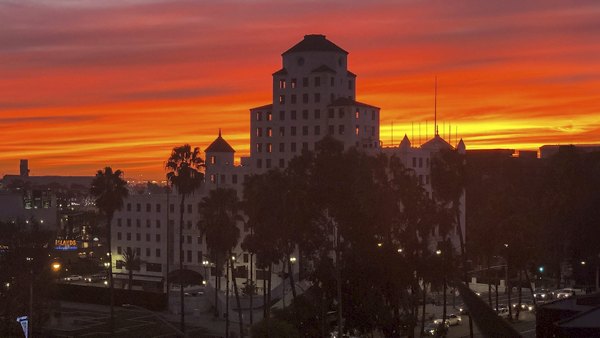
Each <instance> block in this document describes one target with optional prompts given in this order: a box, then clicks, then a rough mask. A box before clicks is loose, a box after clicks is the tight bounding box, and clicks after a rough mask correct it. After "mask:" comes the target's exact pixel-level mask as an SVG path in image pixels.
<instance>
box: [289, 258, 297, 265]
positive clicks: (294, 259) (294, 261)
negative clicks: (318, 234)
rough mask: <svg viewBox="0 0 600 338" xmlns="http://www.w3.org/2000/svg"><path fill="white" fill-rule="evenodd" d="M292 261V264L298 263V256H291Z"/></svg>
mask: <svg viewBox="0 0 600 338" xmlns="http://www.w3.org/2000/svg"><path fill="white" fill-rule="evenodd" d="M290 262H291V263H292V264H294V263H296V257H294V256H292V257H290Z"/></svg>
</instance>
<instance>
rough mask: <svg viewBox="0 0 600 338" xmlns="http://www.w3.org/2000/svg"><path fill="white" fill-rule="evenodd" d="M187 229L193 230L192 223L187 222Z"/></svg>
mask: <svg viewBox="0 0 600 338" xmlns="http://www.w3.org/2000/svg"><path fill="white" fill-rule="evenodd" d="M223 176H224V175H221V178H223ZM187 228H188V229H191V228H192V221H187Z"/></svg>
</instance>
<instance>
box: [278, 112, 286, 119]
mask: <svg viewBox="0 0 600 338" xmlns="http://www.w3.org/2000/svg"><path fill="white" fill-rule="evenodd" d="M283 120H285V111H284V110H281V111H279V121H283Z"/></svg>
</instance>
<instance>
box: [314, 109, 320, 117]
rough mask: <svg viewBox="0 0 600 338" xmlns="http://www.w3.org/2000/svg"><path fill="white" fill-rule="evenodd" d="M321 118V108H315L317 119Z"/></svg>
mask: <svg viewBox="0 0 600 338" xmlns="http://www.w3.org/2000/svg"><path fill="white" fill-rule="evenodd" d="M320 118H321V110H320V109H315V119H320Z"/></svg>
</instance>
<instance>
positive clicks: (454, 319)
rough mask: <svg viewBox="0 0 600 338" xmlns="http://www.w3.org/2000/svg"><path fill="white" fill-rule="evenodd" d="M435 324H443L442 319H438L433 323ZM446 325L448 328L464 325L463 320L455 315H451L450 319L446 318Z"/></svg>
mask: <svg viewBox="0 0 600 338" xmlns="http://www.w3.org/2000/svg"><path fill="white" fill-rule="evenodd" d="M433 323H434V324H441V323H442V319H441V318H439V319H436V320H434V321H433ZM446 323H447V324H448V326H454V325H460V324H462V318H461V317H460V316H458V315H455V314H449V315H448V317H447V318H446Z"/></svg>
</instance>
